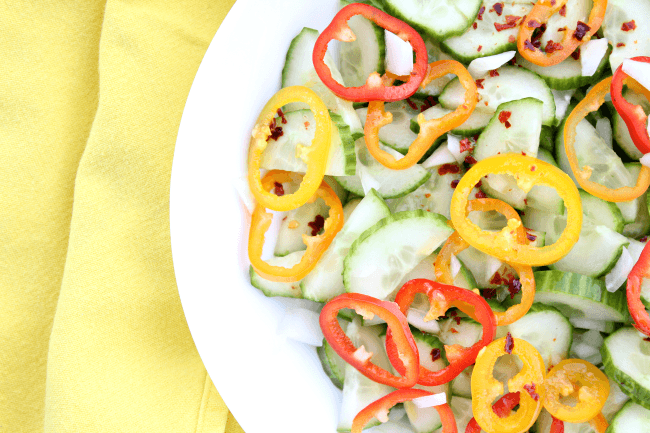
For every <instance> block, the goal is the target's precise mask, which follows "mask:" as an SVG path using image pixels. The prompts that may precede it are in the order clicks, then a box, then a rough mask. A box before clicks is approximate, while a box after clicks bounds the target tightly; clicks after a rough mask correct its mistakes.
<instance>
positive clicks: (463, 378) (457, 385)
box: [451, 361, 498, 398]
mask: <svg viewBox="0 0 650 433" xmlns="http://www.w3.org/2000/svg"><path fill="white" fill-rule="evenodd" d="M497 362H498V361H497ZM473 370H474V366H473V365H470V366H469V367H467V368H466V369H465V370H463V371H462V373H460V374H459V375H458V376H456V378H455V379H454V380H453V381H452V382H451V395H452V396H453V397H452V398H455V397H464V398H472V385H471V382H472V371H473Z"/></svg>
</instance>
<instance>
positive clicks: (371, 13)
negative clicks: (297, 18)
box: [312, 3, 429, 102]
mask: <svg viewBox="0 0 650 433" xmlns="http://www.w3.org/2000/svg"><path fill="white" fill-rule="evenodd" d="M355 15H362V16H364V17H366V18H367V19H369V20H370V21H372V22H374V23H375V24H377V25H378V26H380V27H382V28H384V29H386V30H388V31H390V32H393V33H395V34H396V35H397V36H399V37H400V38H401V39H402V40H404V41H406V42H408V43H410V44H411V47H413V51H415V64H414V65H413V71H412V72H411V75H410V79H409V80H408V82H406V83H404V84H402V85H400V86H396V87H384V85H383V84H382V81H381V77H380V76H379V74H378V73H377V72H375V73H372V74H370V76H369V77H368V79H367V81H366V84H364V85H363V86H361V87H345V86H343V85H341V84H339V83H338V82H337V81H336V80H335V79H334V78H332V71H331V70H330V68H329V67H328V66H327V65H326V64H325V54H326V53H327V44H328V43H329V42H330V41H331V40H332V39H336V40H338V41H341V42H352V41H354V40H356V36H355V35H354V33H353V32H352V29H350V27H349V26H348V20H349V19H350V18H352V17H353V16H355ZM428 58H429V57H428V54H427V48H426V46H425V45H424V41H423V40H422V36H420V34H419V33H418V32H417V31H415V30H414V29H413V28H412V27H411V26H409V25H408V24H406V23H405V22H404V21H401V20H398V19H397V18H395V17H392V16H390V15H388V14H387V13H385V12H382V11H380V10H379V9H377V8H375V7H372V6H370V5H366V4H363V3H352V4H349V5H347V6H346V7H344V8H342V9H341V10H340V11H339V12H338V13H337V14H336V15H335V16H334V19H333V20H332V22H331V23H330V25H329V26H327V28H326V29H325V30H323V32H322V33H321V34H320V36H318V39H316V44H315V45H314V52H313V54H312V61H313V62H314V69H316V73H317V74H318V76H319V77H320V79H321V81H322V82H323V83H324V84H325V85H326V86H327V87H328V88H329V89H330V90H331V91H332V92H334V93H335V94H336V95H337V96H340V97H341V98H343V99H347V100H348V101H353V102H369V101H385V102H395V101H402V100H404V99H406V98H408V97H410V96H411V95H413V94H414V93H415V91H416V90H417V89H418V86H419V85H420V83H422V80H424V77H425V75H426V73H427V66H428V65H427V62H428Z"/></svg>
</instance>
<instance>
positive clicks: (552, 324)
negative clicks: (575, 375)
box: [508, 303, 573, 368]
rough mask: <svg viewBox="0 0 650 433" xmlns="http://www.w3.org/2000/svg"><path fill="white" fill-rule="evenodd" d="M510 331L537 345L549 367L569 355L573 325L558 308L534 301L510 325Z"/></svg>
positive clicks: (517, 336) (515, 335) (513, 334)
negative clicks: (526, 311)
mask: <svg viewBox="0 0 650 433" xmlns="http://www.w3.org/2000/svg"><path fill="white" fill-rule="evenodd" d="M508 331H509V332H510V334H512V336H513V337H515V338H521V339H523V340H526V341H528V342H529V343H530V344H532V345H533V346H535V348H536V349H537V350H538V351H539V353H540V354H541V355H542V358H544V364H546V367H547V368H550V367H551V366H553V365H557V364H559V362H560V361H562V360H564V359H567V358H568V356H569V348H570V347H571V341H572V340H573V326H572V325H571V323H570V322H569V320H568V319H567V318H566V317H565V316H564V315H563V314H562V313H560V311H559V310H558V309H557V308H554V307H551V306H548V305H545V304H541V303H534V304H533V305H532V307H531V308H530V310H528V313H527V314H526V315H525V316H524V317H522V318H521V319H519V320H517V321H516V322H515V323H512V324H510V325H508Z"/></svg>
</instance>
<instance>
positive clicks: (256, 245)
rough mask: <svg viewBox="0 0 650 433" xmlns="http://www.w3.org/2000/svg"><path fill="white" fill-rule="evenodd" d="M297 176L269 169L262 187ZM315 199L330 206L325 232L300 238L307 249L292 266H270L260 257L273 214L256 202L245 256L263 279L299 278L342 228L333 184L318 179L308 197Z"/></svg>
mask: <svg viewBox="0 0 650 433" xmlns="http://www.w3.org/2000/svg"><path fill="white" fill-rule="evenodd" d="M300 177H302V176H301V175H299V174H297V173H290V172H287V171H280V170H271V171H269V172H268V173H267V174H266V176H264V178H263V179H262V181H261V184H262V188H263V189H264V190H265V191H268V190H270V189H272V188H274V187H275V184H276V183H280V184H282V183H284V182H291V181H293V180H294V179H295V178H300ZM317 198H321V199H323V201H324V202H325V204H326V205H327V206H329V215H328V217H327V219H326V220H325V223H324V226H323V229H324V232H323V233H322V234H320V235H316V236H307V235H306V234H304V235H302V240H303V242H304V243H305V245H307V250H306V251H305V254H304V255H303V256H302V259H301V260H300V262H299V263H298V264H296V265H294V266H293V267H292V268H285V267H282V266H272V265H269V264H268V263H267V262H265V261H264V260H262V249H263V247H264V236H265V234H266V231H267V230H268V229H269V227H270V226H271V221H273V214H272V213H270V212H267V211H266V209H265V208H264V206H262V205H261V204H260V203H257V205H256V206H255V210H254V211H253V215H252V216H251V228H250V232H249V235H248V258H249V259H250V262H251V265H252V266H253V268H254V269H255V270H256V271H257V273H258V274H260V275H261V276H262V277H263V278H266V279H267V280H271V281H282V282H293V281H300V280H301V279H303V278H304V277H305V276H307V274H308V273H309V272H310V271H311V270H312V269H314V266H316V263H317V262H318V260H319V259H320V257H321V256H322V255H323V253H324V252H325V250H327V247H329V246H330V244H331V243H332V241H333V240H334V237H335V236H336V234H337V233H338V232H339V231H340V230H341V227H343V207H342V206H341V200H339V198H338V196H337V195H336V193H335V192H334V190H333V189H332V187H330V186H329V185H328V184H327V183H326V182H324V181H323V182H321V184H320V186H319V188H318V189H317V190H316V192H315V194H313V195H312V197H311V199H310V200H311V201H314V200H316V199H317Z"/></svg>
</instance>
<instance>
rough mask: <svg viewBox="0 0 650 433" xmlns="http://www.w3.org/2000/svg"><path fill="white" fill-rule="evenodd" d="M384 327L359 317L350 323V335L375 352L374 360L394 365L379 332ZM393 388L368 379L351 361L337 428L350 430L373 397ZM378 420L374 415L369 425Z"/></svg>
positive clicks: (355, 343) (384, 365)
mask: <svg viewBox="0 0 650 433" xmlns="http://www.w3.org/2000/svg"><path fill="white" fill-rule="evenodd" d="M384 329H385V327H384V326H382V325H377V326H361V325H360V324H359V321H358V320H353V321H352V323H350V324H349V325H348V329H347V335H348V337H350V340H351V341H352V343H353V344H354V345H355V346H356V347H361V346H363V347H364V348H365V349H366V350H367V351H368V352H370V353H372V354H373V356H372V358H371V361H372V362H373V363H374V364H375V365H377V366H379V367H381V368H384V369H389V370H390V368H391V366H390V362H389V361H388V356H387V355H386V352H385V350H384V346H383V344H382V339H381V337H380V335H381V334H382V333H383V332H384ZM391 391H393V388H392V387H390V386H388V385H382V384H381V383H377V382H375V381H373V380H371V379H368V378H367V377H366V376H364V375H363V374H361V373H359V371H358V370H357V369H356V368H354V367H352V366H351V365H350V364H347V365H346V366H345V380H344V381H343V399H342V402H341V412H340V414H339V423H338V426H337V428H336V429H337V430H338V431H340V432H348V431H350V429H351V428H352V421H353V420H354V417H355V416H356V415H357V414H358V413H359V411H361V409H363V408H364V407H366V406H368V405H369V404H370V403H372V402H373V401H375V400H377V399H380V398H382V397H383V396H385V395H386V394H388V393H390V392H391ZM378 424H379V421H378V420H376V419H373V421H371V422H370V423H368V425H367V427H372V426H375V425H378Z"/></svg>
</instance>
